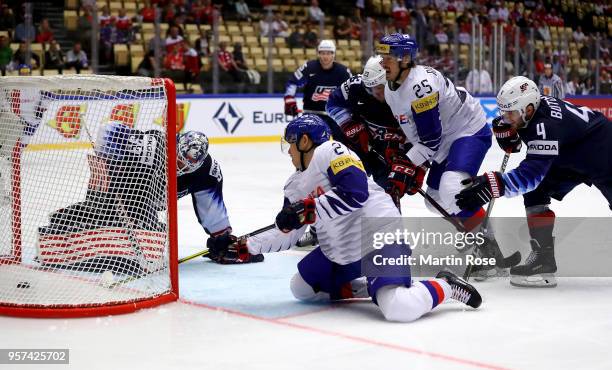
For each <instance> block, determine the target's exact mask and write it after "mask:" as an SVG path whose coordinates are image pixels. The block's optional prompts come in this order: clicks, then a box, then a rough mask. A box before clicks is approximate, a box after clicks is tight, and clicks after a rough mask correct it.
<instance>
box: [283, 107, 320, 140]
mask: <svg viewBox="0 0 612 370" xmlns="http://www.w3.org/2000/svg"><path fill="white" fill-rule="evenodd" d="M302 135H307V136H308V137H309V138H310V140H312V142H313V143H314V144H315V145H321V144H323V143H324V142H326V141H328V140H329V137H330V130H329V127H328V126H327V124H326V123H325V122H324V121H323V120H322V119H321V117H319V116H317V115H316V114H303V115H301V116H299V117H297V118H295V119H294V120H292V121H291V122H289V124H288V125H287V127H286V128H285V135H284V136H283V139H285V141H286V142H287V143H289V144H292V143H297V142H298V140H299V139H300V138H301V137H302Z"/></svg>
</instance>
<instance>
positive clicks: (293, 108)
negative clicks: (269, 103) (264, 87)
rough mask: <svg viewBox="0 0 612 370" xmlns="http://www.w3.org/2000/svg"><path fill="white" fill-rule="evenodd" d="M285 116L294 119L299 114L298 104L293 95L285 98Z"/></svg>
mask: <svg viewBox="0 0 612 370" xmlns="http://www.w3.org/2000/svg"><path fill="white" fill-rule="evenodd" d="M285 114H286V115H289V116H294V117H295V116H297V114H298V107H297V102H296V101H295V98H294V97H293V96H291V95H287V96H285Z"/></svg>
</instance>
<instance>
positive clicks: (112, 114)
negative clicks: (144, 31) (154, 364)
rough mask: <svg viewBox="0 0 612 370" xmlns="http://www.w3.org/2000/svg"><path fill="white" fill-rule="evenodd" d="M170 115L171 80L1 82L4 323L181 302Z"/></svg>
mask: <svg viewBox="0 0 612 370" xmlns="http://www.w3.org/2000/svg"><path fill="white" fill-rule="evenodd" d="M175 105H176V102H175V90H174V85H173V84H172V82H171V81H170V80H167V79H150V78H141V77H120V76H95V75H93V76H92V75H90V76H78V75H77V76H53V77H9V78H2V79H0V314H5V315H15V316H34V317H36V316H41V317H66V316H76V317H78V316H97V315H106V314H116V313H125V312H130V311H134V310H137V309H139V308H144V307H152V306H155V305H158V304H161V303H165V302H170V301H173V300H176V299H177V298H178V278H177V253H176V248H177V247H176V162H175V150H176V149H175V148H176V123H175V119H176V108H175Z"/></svg>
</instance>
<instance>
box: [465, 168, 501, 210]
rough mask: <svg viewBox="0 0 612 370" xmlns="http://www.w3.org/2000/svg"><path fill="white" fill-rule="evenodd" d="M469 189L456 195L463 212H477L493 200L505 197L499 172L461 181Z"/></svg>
mask: <svg viewBox="0 0 612 370" xmlns="http://www.w3.org/2000/svg"><path fill="white" fill-rule="evenodd" d="M461 184H462V185H468V187H467V188H465V189H463V190H461V192H460V193H459V194H457V195H455V199H457V206H458V207H459V208H461V209H462V210H470V211H471V210H475V209H478V208H480V207H482V206H484V205H485V204H487V203H489V202H490V201H491V199H493V198H499V197H502V196H504V192H505V187H504V182H503V180H502V178H501V173H499V172H486V173H485V174H483V175H481V176H476V177H472V178H470V179H465V180H463V181H461Z"/></svg>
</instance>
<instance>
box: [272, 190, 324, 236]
mask: <svg viewBox="0 0 612 370" xmlns="http://www.w3.org/2000/svg"><path fill="white" fill-rule="evenodd" d="M315 208H316V203H315V200H314V199H312V198H306V199H302V200H300V201H297V202H295V203H291V204H290V205H288V206H286V207H285V208H283V210H282V211H280V212H279V213H278V215H276V227H278V229H279V230H281V231H282V232H284V233H288V232H290V231H291V230H297V229H299V228H301V227H302V226H303V225H307V224H312V223H314V222H315V221H316V219H317V214H316V213H315Z"/></svg>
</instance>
